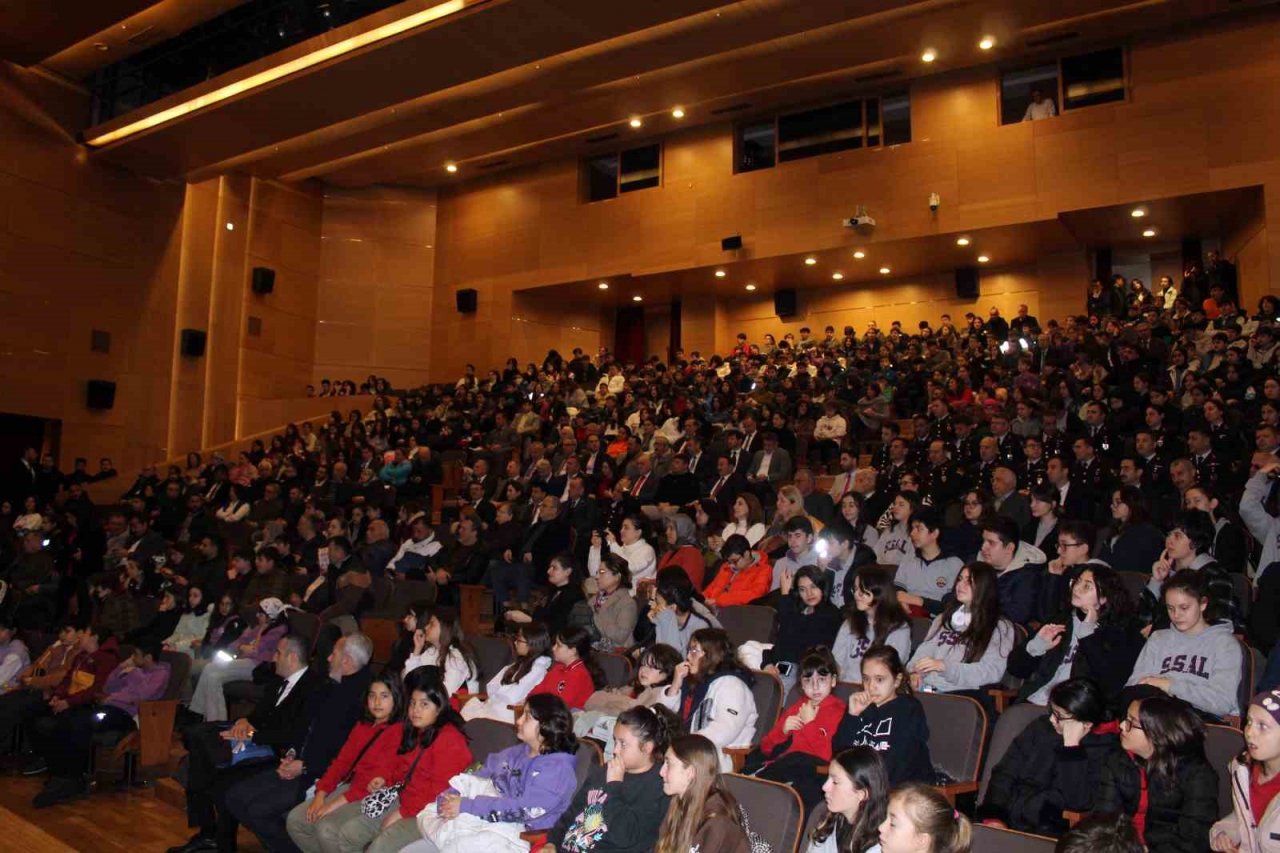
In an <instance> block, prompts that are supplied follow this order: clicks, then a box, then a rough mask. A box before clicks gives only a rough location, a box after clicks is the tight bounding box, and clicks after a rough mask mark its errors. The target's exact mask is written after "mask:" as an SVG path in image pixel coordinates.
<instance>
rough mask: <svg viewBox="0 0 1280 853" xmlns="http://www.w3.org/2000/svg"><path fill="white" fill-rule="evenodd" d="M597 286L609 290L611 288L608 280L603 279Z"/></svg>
mask: <svg viewBox="0 0 1280 853" xmlns="http://www.w3.org/2000/svg"><path fill="white" fill-rule="evenodd" d="M596 287H598V288H600V289H601V290H608V289H609V282H607V281H602V282H600V283H599V284H597V285H596Z"/></svg>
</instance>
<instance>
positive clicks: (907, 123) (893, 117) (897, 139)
mask: <svg viewBox="0 0 1280 853" xmlns="http://www.w3.org/2000/svg"><path fill="white" fill-rule="evenodd" d="M880 112H882V113H883V114H884V144H885V145H901V144H903V143H904V142H910V141H911V99H910V98H909V97H907V93H906V92H903V93H901V94H898V95H885V96H884V98H882V99H881V100H880ZM870 115H871V108H870V102H868V107H867V116H868V118H867V124H868V126H869V125H870V124H871V119H870ZM867 140H868V144H874V143H872V142H871V141H870V132H869V131H868V134H867Z"/></svg>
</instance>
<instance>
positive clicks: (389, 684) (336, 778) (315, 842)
mask: <svg viewBox="0 0 1280 853" xmlns="http://www.w3.org/2000/svg"><path fill="white" fill-rule="evenodd" d="M404 705H405V697H404V687H403V683H402V682H401V680H400V678H399V677H398V676H397V674H396V673H395V672H393V671H387V670H384V671H383V673H382V674H381V675H379V676H376V677H375V678H374V679H373V680H372V681H371V682H369V692H368V693H367V694H366V700H365V707H364V712H363V713H362V714H361V716H360V719H359V720H358V721H357V722H356V725H355V727H354V728H353V729H352V730H351V734H349V735H347V740H346V743H344V744H343V745H342V749H341V750H340V751H339V752H338V755H337V757H336V758H334V760H333V762H332V763H331V764H330V765H329V768H328V769H327V770H326V771H325V773H324V775H323V776H321V777H320V779H319V780H318V781H317V782H316V788H315V791H316V792H315V796H314V797H312V798H311V799H309V800H304V801H303V802H301V803H299V804H298V805H297V806H295V807H294V809H293V810H292V811H290V812H289V817H288V819H287V821H286V825H287V826H288V829H289V837H290V838H292V839H293V842H294V843H295V844H297V845H298V847H299V848H301V849H302V851H303V853H322V851H324V850H326V849H332V848H333V846H334V845H336V843H337V830H338V829H339V828H340V827H341V826H342V824H343V823H344V822H345V821H347V820H349V819H350V818H352V817H354V816H355V815H357V814H359V808H360V801H361V800H362V799H364V797H365V795H366V794H368V793H369V783H370V782H372V781H373V780H374V779H375V778H377V777H378V775H379V773H380V772H381V770H382V768H384V767H386V766H387V765H389V764H390V763H391V762H393V761H394V760H395V755H396V751H397V750H398V749H399V748H400V740H401V731H400V723H401V721H402V720H403V719H404ZM343 809H345V811H343Z"/></svg>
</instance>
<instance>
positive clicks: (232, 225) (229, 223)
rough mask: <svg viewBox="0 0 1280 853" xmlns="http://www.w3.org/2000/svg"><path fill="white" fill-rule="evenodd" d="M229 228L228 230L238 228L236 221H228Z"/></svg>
mask: <svg viewBox="0 0 1280 853" xmlns="http://www.w3.org/2000/svg"><path fill="white" fill-rule="evenodd" d="M227 230H228V231H234V230H236V224H235V223H234V222H228V223H227Z"/></svg>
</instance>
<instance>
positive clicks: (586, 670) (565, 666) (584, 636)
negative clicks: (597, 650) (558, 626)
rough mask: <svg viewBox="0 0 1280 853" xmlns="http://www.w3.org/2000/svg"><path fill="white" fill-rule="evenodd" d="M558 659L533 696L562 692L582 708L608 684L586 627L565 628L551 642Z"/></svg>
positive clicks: (571, 703) (554, 657)
mask: <svg viewBox="0 0 1280 853" xmlns="http://www.w3.org/2000/svg"><path fill="white" fill-rule="evenodd" d="M551 659H552V660H553V661H554V663H553V664H552V665H551V668H550V669H549V670H548V671H547V674H546V675H545V676H544V677H543V679H542V681H540V682H538V686H537V687H534V688H533V690H531V691H529V695H530V696H536V695H538V694H540V693H550V694H552V695H555V696H559V697H560V698H561V699H563V700H564V702H565V704H566V705H568V706H569V707H570V708H572V709H573V710H581V709H582V706H583V705H585V704H586V702H587V700H588V699H589V698H591V694H592V693H594V692H595V691H596V690H597V689H599V688H601V687H604V685H605V679H604V672H603V671H602V670H601V669H600V665H599V664H597V663H596V659H595V654H594V653H593V652H592V649H591V635H590V634H589V633H587V632H586V631H585V630H584V629H582V628H565V629H564V630H563V631H560V632H558V633H557V634H556V635H555V637H554V642H553V643H552V645H551Z"/></svg>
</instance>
